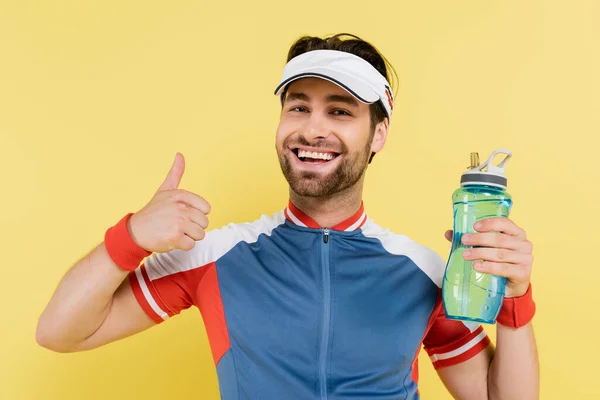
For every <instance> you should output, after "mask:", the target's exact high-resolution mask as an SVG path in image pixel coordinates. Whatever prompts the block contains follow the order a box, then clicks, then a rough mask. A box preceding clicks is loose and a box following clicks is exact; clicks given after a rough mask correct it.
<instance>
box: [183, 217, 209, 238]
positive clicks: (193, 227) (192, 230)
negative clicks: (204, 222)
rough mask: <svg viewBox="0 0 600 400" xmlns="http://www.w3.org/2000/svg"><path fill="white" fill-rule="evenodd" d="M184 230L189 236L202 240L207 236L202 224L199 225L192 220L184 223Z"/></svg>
mask: <svg viewBox="0 0 600 400" xmlns="http://www.w3.org/2000/svg"><path fill="white" fill-rule="evenodd" d="M183 232H184V233H185V235H186V236H188V237H190V238H192V239H194V240H202V239H204V236H205V232H204V229H203V228H202V227H201V226H200V225H198V224H196V223H194V222H192V221H188V222H187V223H186V224H185V225H184V227H183Z"/></svg>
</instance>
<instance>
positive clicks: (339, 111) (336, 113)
mask: <svg viewBox="0 0 600 400" xmlns="http://www.w3.org/2000/svg"><path fill="white" fill-rule="evenodd" d="M331 113H332V114H333V115H348V116H350V115H352V114H350V113H349V112H348V111H347V110H344V109H341V108H338V109H335V110H333V111H332V112H331Z"/></svg>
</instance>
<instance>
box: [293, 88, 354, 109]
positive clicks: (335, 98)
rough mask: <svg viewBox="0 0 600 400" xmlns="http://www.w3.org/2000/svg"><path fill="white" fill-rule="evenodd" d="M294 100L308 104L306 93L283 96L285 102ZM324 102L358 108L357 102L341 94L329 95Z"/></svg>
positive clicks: (308, 99)
mask: <svg viewBox="0 0 600 400" xmlns="http://www.w3.org/2000/svg"><path fill="white" fill-rule="evenodd" d="M294 100H301V101H306V102H309V101H310V97H309V96H308V95H307V94H306V93H300V92H289V93H288V94H287V95H286V96H285V101H286V102H288V101H294ZM325 100H326V101H327V102H328V103H345V104H348V105H350V106H353V107H358V101H357V100H356V99H355V98H354V97H352V96H345V95H341V94H331V95H329V96H327V98H326V99H325Z"/></svg>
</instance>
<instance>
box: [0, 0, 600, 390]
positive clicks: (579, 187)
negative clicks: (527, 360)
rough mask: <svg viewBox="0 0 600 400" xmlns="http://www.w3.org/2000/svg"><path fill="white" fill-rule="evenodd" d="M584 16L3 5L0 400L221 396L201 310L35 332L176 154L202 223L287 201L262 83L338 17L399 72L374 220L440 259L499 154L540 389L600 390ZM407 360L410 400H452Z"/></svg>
mask: <svg viewBox="0 0 600 400" xmlns="http://www.w3.org/2000/svg"><path fill="white" fill-rule="evenodd" d="M599 17H600V2H597V1H595V0H589V1H566V0H564V1H541V0H537V1H480V0H465V1H441V0H440V1H437V2H436V1H407V0H403V1H397V0H394V1H391V0H388V1H375V2H364V1H358V0H348V1H345V2H341V3H340V2H327V1H322V0H318V1H313V0H305V1H301V2H281V1H274V0H272V1H268V2H248V1H238V2H229V1H220V2H217V1H213V2H205V1H195V2H192V1H173V2H164V1H160V2H155V1H139V0H128V1H106V2H100V1H88V2H79V1H54V2H46V1H32V0H4V1H2V2H1V3H0V171H1V174H2V184H1V188H2V189H1V190H2V192H1V195H0V210H1V213H0V227H1V229H0V243H1V244H0V248H1V258H0V260H1V261H0V268H1V269H2V271H1V273H2V274H1V278H0V282H1V289H0V296H1V298H0V304H1V305H2V308H3V310H2V313H1V315H2V317H1V319H0V324H1V327H0V334H1V335H2V337H1V342H0V399H129V398H136V399H138V398H139V399H147V400H149V399H166V398H172V399H178V398H197V399H217V398H218V393H217V381H216V373H215V371H214V367H213V364H212V360H211V356H210V351H209V347H208V343H207V340H206V335H205V332H204V327H203V324H202V320H201V318H200V316H199V313H198V312H197V311H196V310H195V309H192V310H190V311H187V312H184V313H183V314H182V315H181V316H179V317H177V318H174V319H173V320H171V321H169V322H168V323H165V324H162V325H161V326H159V327H156V328H153V329H151V330H149V331H146V332H144V333H142V334H139V335H138V336H136V337H133V338H128V339H126V340H123V341H121V342H119V343H114V344H112V345H109V346H106V347H103V348H100V349H97V350H94V351H90V352H86V353H79V354H55V353H52V352H50V351H47V350H45V349H43V348H41V347H38V346H37V345H36V343H35V339H34V332H35V326H36V322H37V318H38V316H39V314H40V312H41V311H42V310H43V307H44V306H45V304H46V302H47V301H48V299H49V297H50V295H51V294H52V292H53V291H54V288H55V285H56V284H57V282H58V281H59V279H60V278H61V277H62V275H63V274H64V273H65V271H66V270H67V269H68V268H69V267H70V266H71V265H72V264H73V263H74V262H75V261H77V260H78V259H79V257H81V256H83V255H84V254H85V253H86V252H87V251H88V250H90V249H91V248H92V247H93V246H94V245H96V244H97V243H98V241H99V240H101V239H102V237H103V233H104V231H105V229H106V228H107V227H108V226H110V225H112V224H113V223H115V222H116V221H117V220H118V219H119V218H120V217H121V216H122V215H124V213H126V212H128V211H136V210H137V209H139V208H140V207H142V206H143V205H144V204H145V202H146V201H147V200H149V199H150V197H151V195H152V194H153V192H154V190H155V189H156V188H157V187H158V185H159V184H160V182H161V181H162V179H163V178H164V176H165V174H166V173H167V171H168V169H169V167H170V165H171V162H172V160H173V156H174V154H175V152H176V151H181V152H183V153H184V155H185V156H186V159H187V170H186V173H185V176H184V178H183V182H182V186H183V187H184V188H186V189H189V190H192V191H195V192H197V193H199V194H201V195H203V196H205V197H206V198H207V199H208V200H209V201H210V202H211V204H212V206H213V212H212V214H211V225H212V227H218V226H220V225H222V224H225V223H227V222H230V221H233V222H241V221H248V220H253V219H255V218H257V217H258V216H259V215H260V214H261V213H266V214H270V213H274V212H276V211H279V210H280V209H281V208H282V207H283V206H285V204H286V201H287V186H286V183H285V181H284V179H283V177H282V176H281V173H280V170H279V165H278V163H277V159H276V156H275V151H274V132H275V128H276V124H277V120H278V112H279V109H278V101H277V99H276V98H275V97H274V96H273V95H272V91H273V89H274V87H275V85H276V84H277V82H278V79H279V77H280V74H281V70H282V67H283V65H284V62H285V56H286V53H287V50H288V47H289V45H290V44H291V43H292V41H293V40H295V39H296V38H297V37H298V36H300V35H302V34H313V35H323V34H328V33H336V32H353V33H355V34H358V35H359V36H362V37H363V38H365V39H367V40H369V41H372V42H373V43H374V44H375V45H376V46H378V47H379V48H380V50H381V51H382V52H383V53H384V54H385V55H386V56H387V58H388V59H389V60H390V61H391V62H392V63H393V64H394V66H395V67H396V69H397V70H398V72H399V75H400V87H399V92H398V94H397V101H396V109H395V114H394V120H393V121H392V127H391V132H390V137H389V140H388V143H387V146H386V148H385V150H384V151H383V152H382V153H381V154H379V155H378V156H377V157H376V158H375V161H374V164H373V165H372V167H371V168H370V170H369V172H368V177H367V183H366V188H365V196H364V200H365V205H366V207H367V211H368V213H369V215H370V216H371V217H372V218H374V219H375V221H377V222H378V223H380V224H381V225H384V226H387V227H390V228H392V229H393V230H395V231H397V232H402V233H406V234H408V235H409V236H411V237H412V238H414V239H416V240H418V241H420V242H422V243H424V244H426V245H429V246H431V247H433V248H434V249H435V250H437V251H438V252H439V253H440V254H441V255H443V256H444V257H446V255H447V252H448V250H449V244H448V243H447V242H446V241H445V239H444V237H443V233H444V230H445V229H447V228H449V227H451V224H452V213H451V204H450V196H451V193H452V191H453V190H454V189H455V188H456V187H457V185H458V183H459V178H460V174H461V173H462V172H463V171H464V170H465V167H466V166H467V165H468V161H469V160H468V159H469V153H470V152H471V151H478V152H479V153H480V155H481V157H482V158H485V157H487V155H489V154H490V153H491V151H493V150H494V149H495V148H497V147H507V148H510V149H512V150H513V152H514V156H513V158H512V159H511V160H510V161H509V162H508V167H507V173H508V176H509V192H510V193H511V194H512V195H513V197H514V200H515V205H514V208H513V213H512V214H511V217H512V218H513V219H514V220H515V222H517V223H518V224H519V225H521V226H522V227H524V228H525V229H526V230H527V232H528V234H529V237H530V238H531V240H532V241H533V243H534V245H535V250H534V253H535V256H536V259H535V263H534V274H533V282H534V293H535V299H536V301H537V304H538V310H539V311H538V314H537V316H536V319H535V329H536V334H537V339H538V345H539V350H540V358H541V368H542V399H596V398H600V388H599V386H598V381H597V379H598V378H597V371H598V369H597V365H598V357H599V355H600V354H599V352H598V349H597V346H598V345H597V340H596V336H597V329H598V327H599V326H598V325H599V322H600V314H599V313H598V295H597V291H598V290H597V288H598V282H599V281H598V261H597V253H596V252H597V250H598V242H599V239H600V234H599V233H598V225H599V222H600V221H599V219H598V210H599V208H598V198H599V197H600V190H599V186H600V184H599V181H600V178H599V172H598V171H599V169H598V162H597V158H598V156H599V154H600V153H599V152H598V145H600V140H599V139H598V137H599V135H600V95H599V93H600V78H598V71H600V56H599V49H600V23H599V22H598V21H599V20H598V18H599ZM490 333H491V335H492V337H495V335H494V330H493V328H491V330H490ZM420 365H421V392H422V395H423V398H424V399H448V398H450V397H449V395H447V394H446V393H445V391H444V388H443V386H442V385H441V383H440V382H439V380H438V379H437V376H436V375H435V372H434V371H433V369H432V368H431V365H430V363H429V360H428V359H427V358H426V357H425V356H424V354H422V357H421V364H420Z"/></svg>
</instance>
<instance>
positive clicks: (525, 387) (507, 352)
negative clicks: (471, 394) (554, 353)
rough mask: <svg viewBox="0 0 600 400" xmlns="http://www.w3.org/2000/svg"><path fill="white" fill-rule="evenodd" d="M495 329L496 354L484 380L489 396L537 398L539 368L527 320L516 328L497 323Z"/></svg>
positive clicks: (533, 340)
mask: <svg viewBox="0 0 600 400" xmlns="http://www.w3.org/2000/svg"><path fill="white" fill-rule="evenodd" d="M496 332H497V338H496V345H497V348H496V354H495V355H494V358H493V360H492V363H491V365H490V369H489V372H488V379H487V381H488V384H487V387H488V393H489V399H490V400H496V399H538V398H539V380H540V371H539V361H538V355H537V348H536V344H535V338H534V335H533V327H532V325H531V323H528V324H527V325H525V326H522V327H520V328H518V329H514V328H509V327H506V326H502V325H499V324H498V328H497V329H496Z"/></svg>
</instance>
